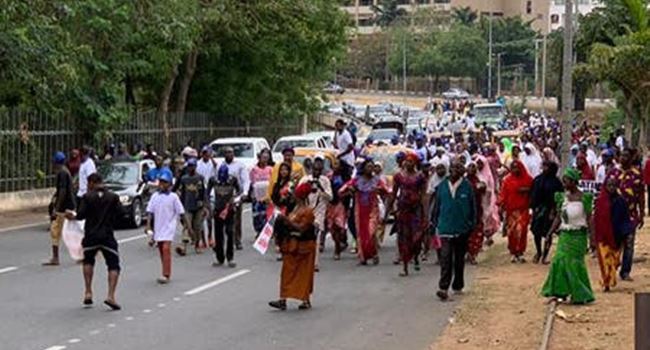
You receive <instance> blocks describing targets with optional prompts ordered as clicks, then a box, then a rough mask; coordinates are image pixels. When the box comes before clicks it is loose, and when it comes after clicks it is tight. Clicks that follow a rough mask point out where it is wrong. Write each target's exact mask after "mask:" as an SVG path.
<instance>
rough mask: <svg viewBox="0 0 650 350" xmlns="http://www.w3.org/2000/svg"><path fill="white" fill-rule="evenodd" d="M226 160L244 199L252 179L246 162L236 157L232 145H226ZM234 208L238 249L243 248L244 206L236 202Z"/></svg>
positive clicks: (236, 245)
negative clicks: (242, 223) (242, 218)
mask: <svg viewBox="0 0 650 350" xmlns="http://www.w3.org/2000/svg"><path fill="white" fill-rule="evenodd" d="M224 160H225V163H224V164H226V166H227V167H228V174H230V175H231V176H234V177H235V178H236V179H237V183H239V186H240V190H241V194H242V200H243V199H245V197H246V195H247V194H248V190H249V189H250V179H249V174H248V171H247V170H246V165H244V163H242V162H240V161H238V160H236V159H235V150H234V149H233V148H232V147H226V149H225V150H224ZM233 209H234V212H233V213H234V217H233V223H234V225H235V227H234V230H235V248H237V250H242V248H243V247H242V244H241V215H242V206H241V204H236V205H235V207H234V208H233Z"/></svg>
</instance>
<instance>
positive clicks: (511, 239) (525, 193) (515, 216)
mask: <svg viewBox="0 0 650 350" xmlns="http://www.w3.org/2000/svg"><path fill="white" fill-rule="evenodd" d="M532 184H533V178H532V177H531V176H530V175H529V174H528V171H527V170H526V167H525V166H524V164H523V163H522V162H521V161H519V160H514V161H513V162H512V165H511V167H510V174H508V175H507V176H506V177H505V179H503V186H502V188H501V193H500V194H499V206H500V207H501V210H502V211H504V212H505V231H504V234H505V235H507V236H508V250H509V251H510V254H511V255H512V260H511V262H513V263H516V262H520V263H524V262H526V260H525V259H524V257H523V256H524V253H525V252H526V241H527V239H526V236H527V235H528V225H529V224H530V214H529V213H528V205H529V197H530V196H529V192H530V188H531V186H532Z"/></svg>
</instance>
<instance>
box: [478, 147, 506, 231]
mask: <svg viewBox="0 0 650 350" xmlns="http://www.w3.org/2000/svg"><path fill="white" fill-rule="evenodd" d="M479 161H481V162H482V163H483V169H482V170H479V172H478V174H477V176H478V179H479V180H480V181H482V182H483V183H485V193H484V194H483V195H482V196H481V198H480V202H479V203H480V204H481V207H482V208H483V212H482V216H479V218H480V221H481V222H482V223H483V233H484V236H485V237H486V238H488V239H489V238H490V237H492V236H493V235H494V234H495V233H496V232H497V231H499V228H500V226H501V219H500V218H499V208H498V206H497V190H496V188H497V185H496V183H495V181H496V180H495V179H497V177H495V175H494V173H493V171H492V168H491V165H490V164H489V162H490V161H489V160H488V159H487V158H485V157H483V156H481V155H477V156H476V160H475V162H479Z"/></svg>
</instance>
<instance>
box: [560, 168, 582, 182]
mask: <svg viewBox="0 0 650 350" xmlns="http://www.w3.org/2000/svg"><path fill="white" fill-rule="evenodd" d="M564 177H566V178H568V179H569V180H573V181H575V182H578V181H580V178H581V177H582V174H581V173H580V171H579V170H578V169H576V168H566V170H564Z"/></svg>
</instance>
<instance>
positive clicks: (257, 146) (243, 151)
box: [210, 137, 271, 169]
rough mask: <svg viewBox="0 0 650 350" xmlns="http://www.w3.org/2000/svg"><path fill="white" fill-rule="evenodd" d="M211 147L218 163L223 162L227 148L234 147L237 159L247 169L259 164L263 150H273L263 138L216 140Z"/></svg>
mask: <svg viewBox="0 0 650 350" xmlns="http://www.w3.org/2000/svg"><path fill="white" fill-rule="evenodd" d="M210 147H212V149H213V150H214V152H215V154H216V158H217V161H219V162H222V161H223V151H224V149H225V148H226V147H232V148H233V150H234V151H235V159H237V160H239V161H241V162H243V163H244V164H245V165H246V168H247V169H252V168H253V167H254V166H255V164H257V155H258V154H259V153H260V151H261V150H263V149H265V148H268V149H271V147H270V146H269V143H268V142H267V141H266V139H264V138H262V137H229V138H223V139H216V140H214V141H212V142H211V143H210Z"/></svg>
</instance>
